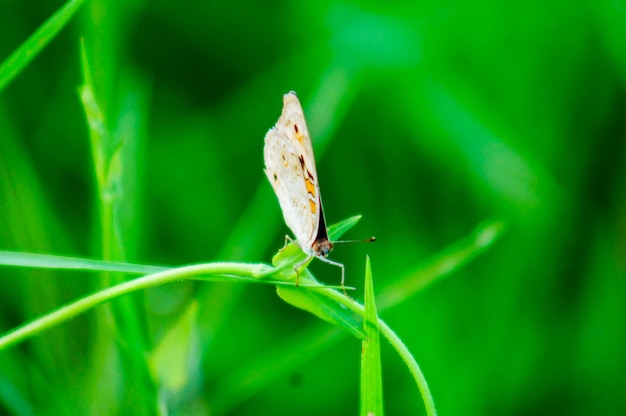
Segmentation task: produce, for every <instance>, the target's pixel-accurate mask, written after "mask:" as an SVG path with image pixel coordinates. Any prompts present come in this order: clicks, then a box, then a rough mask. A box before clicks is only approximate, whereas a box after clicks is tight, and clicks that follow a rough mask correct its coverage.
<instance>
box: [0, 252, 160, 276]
mask: <svg viewBox="0 0 626 416" xmlns="http://www.w3.org/2000/svg"><path fill="white" fill-rule="evenodd" d="M0 265H4V266H14V267H29V268H37V269H62V270H80V271H94V272H117V273H132V274H149V273H158V272H161V271H164V270H168V269H171V267H161V266H148V265H143V264H132V263H123V262H113V261H103V260H91V259H81V258H78V257H64V256H55V255H51V254H35V253H21V252H16V251H2V250H0Z"/></svg>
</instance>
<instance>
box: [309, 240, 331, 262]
mask: <svg viewBox="0 0 626 416" xmlns="http://www.w3.org/2000/svg"><path fill="white" fill-rule="evenodd" d="M331 251H333V243H331V242H330V241H328V238H319V239H317V240H315V242H314V243H313V253H314V254H315V256H316V257H324V258H326V257H328V255H329V254H330V252H331Z"/></svg>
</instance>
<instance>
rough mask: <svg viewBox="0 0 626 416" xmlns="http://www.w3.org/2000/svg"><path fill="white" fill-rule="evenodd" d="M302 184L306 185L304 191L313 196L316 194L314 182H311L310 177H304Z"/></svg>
mask: <svg viewBox="0 0 626 416" xmlns="http://www.w3.org/2000/svg"><path fill="white" fill-rule="evenodd" d="M304 184H305V185H306V191H307V192H308V193H309V195H312V196H313V198H315V197H316V196H317V195H315V184H314V183H313V181H312V180H311V178H305V179H304Z"/></svg>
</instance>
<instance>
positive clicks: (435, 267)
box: [378, 221, 506, 310]
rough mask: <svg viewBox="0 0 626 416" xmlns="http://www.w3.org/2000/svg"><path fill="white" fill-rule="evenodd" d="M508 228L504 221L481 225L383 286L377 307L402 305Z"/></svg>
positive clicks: (483, 249)
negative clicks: (388, 284)
mask: <svg viewBox="0 0 626 416" xmlns="http://www.w3.org/2000/svg"><path fill="white" fill-rule="evenodd" d="M505 230H506V226H505V224H504V223H503V222H502V221H487V222H485V223H483V224H480V225H479V226H478V227H476V229H475V230H474V231H473V232H472V233H471V234H470V235H468V236H467V237H465V238H463V239H461V240H459V241H457V242H456V243H454V244H452V245H451V246H449V247H447V248H446V249H444V250H442V251H441V252H439V253H438V254H437V255H436V256H434V257H432V258H430V259H428V261H427V262H426V263H423V264H421V265H419V266H418V267H417V268H416V269H414V270H412V271H410V272H409V273H407V274H406V275H404V276H403V277H401V278H399V279H398V280H396V281H395V282H394V283H393V284H391V285H390V286H387V287H385V288H383V289H382V291H381V294H380V296H379V297H378V307H379V308H380V309H381V310H383V309H387V308H390V307H393V306H397V305H400V304H402V303H403V302H405V301H407V299H408V298H410V297H411V296H413V295H415V294H416V293H418V292H419V291H421V290H422V289H424V288H425V287H427V286H429V285H431V284H432V283H434V282H435V281H437V280H439V279H441V278H443V277H446V276H449V275H451V274H452V273H453V272H454V271H456V270H458V269H460V268H461V267H463V266H464V265H466V264H467V263H469V262H470V261H472V260H473V259H474V258H476V256H479V255H480V254H481V253H483V252H485V250H488V249H489V248H490V247H491V246H492V245H493V244H494V243H495V242H496V241H497V240H498V239H499V238H500V237H501V236H502V234H503V232H504V231H505Z"/></svg>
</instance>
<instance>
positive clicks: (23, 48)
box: [0, 0, 83, 91]
mask: <svg viewBox="0 0 626 416" xmlns="http://www.w3.org/2000/svg"><path fill="white" fill-rule="evenodd" d="M81 4H83V0H72V1H68V2H67V3H65V5H64V6H63V7H61V8H60V9H59V10H58V11H57V12H56V13H55V14H53V15H52V16H51V17H50V18H49V19H48V20H46V21H45V22H44V24H42V25H41V26H40V27H39V29H37V30H36V31H35V33H33V34H32V35H31V36H30V37H29V38H28V39H26V41H25V42H24V43H22V44H21V45H20V46H19V47H18V48H17V49H16V50H15V51H14V52H13V53H12V54H11V56H9V57H8V58H7V59H6V60H5V61H4V62H3V63H2V65H0V91H2V90H3V89H4V87H6V86H7V84H9V82H11V81H12V80H13V78H15V77H16V76H17V74H19V73H20V72H21V71H22V69H24V68H25V67H26V66H27V65H28V64H29V63H30V61H32V60H33V59H35V57H36V56H37V55H39V52H41V51H42V50H43V48H45V47H46V45H48V43H49V42H50V41H51V40H52V39H54V38H55V36H56V35H57V33H59V31H60V30H61V29H63V28H64V27H65V25H66V24H67V22H68V21H69V20H70V19H71V18H72V16H74V13H76V10H78V8H79V7H80V6H81Z"/></svg>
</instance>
